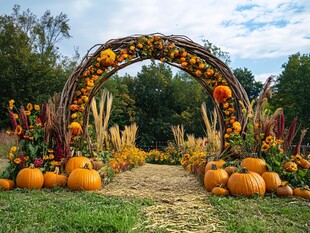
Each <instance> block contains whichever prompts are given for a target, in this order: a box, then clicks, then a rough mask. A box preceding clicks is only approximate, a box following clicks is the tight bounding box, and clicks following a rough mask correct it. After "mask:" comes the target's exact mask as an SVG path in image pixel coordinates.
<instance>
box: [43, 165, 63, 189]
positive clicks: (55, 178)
mask: <svg viewBox="0 0 310 233" xmlns="http://www.w3.org/2000/svg"><path fill="white" fill-rule="evenodd" d="M67 179H68V177H67V176H65V175H64V174H59V167H56V168H55V171H52V172H46V173H45V174H44V187H45V188H53V187H55V186H60V187H64V186H66V184H67Z"/></svg>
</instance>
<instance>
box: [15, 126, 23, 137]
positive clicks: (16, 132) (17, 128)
mask: <svg viewBox="0 0 310 233" xmlns="http://www.w3.org/2000/svg"><path fill="white" fill-rule="evenodd" d="M22 132H23V128H22V127H21V125H17V126H16V129H15V134H17V135H21V134H22Z"/></svg>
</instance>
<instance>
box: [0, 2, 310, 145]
mask: <svg viewBox="0 0 310 233" xmlns="http://www.w3.org/2000/svg"><path fill="white" fill-rule="evenodd" d="M69 32H70V26H69V19H68V18H67V16H66V15H65V14H63V13H61V14H60V15H57V16H52V15H51V13H50V12H49V11H46V12H45V14H44V15H43V16H41V17H40V18H39V17H37V16H35V15H33V14H32V13H31V12H30V11H29V10H27V11H24V12H20V7H19V6H17V5H16V6H14V8H13V13H12V14H11V15H2V16H0V83H1V88H0V98H1V101H0V110H1V114H0V123H1V125H0V126H1V129H6V128H8V127H9V126H10V122H9V118H8V114H7V104H8V101H9V100H10V99H14V100H15V101H16V105H17V106H19V105H22V104H23V105H25V104H27V103H28V102H31V103H37V104H43V103H44V102H45V101H47V100H48V98H49V97H50V96H52V95H53V94H54V93H55V92H61V91H62V88H63V85H64V83H65V82H66V80H67V78H68V77H69V76H70V74H71V72H72V71H73V70H74V67H75V65H76V64H77V61H78V58H79V57H78V53H77V52H76V54H77V56H76V57H74V58H68V57H64V56H62V54H61V53H60V52H59V50H58V47H57V44H58V42H59V41H60V40H61V39H69V38H70V33H69ZM203 42H204V45H205V47H207V48H209V49H210V50H211V51H213V52H214V54H215V55H218V56H219V57H221V56H223V55H224V57H223V60H225V61H226V62H229V56H228V54H227V53H225V52H222V51H221V50H220V49H219V48H218V47H216V46H214V45H212V44H211V43H210V42H208V41H203ZM233 73H234V75H235V76H236V77H237V78H238V80H239V81H240V82H241V84H242V85H243V87H244V88H245V90H246V92H247V93H248V95H249V98H250V99H255V98H256V97H257V96H258V95H259V92H260V91H261V89H262V86H263V84H262V83H261V82H257V81H255V79H254V75H253V74H252V72H251V71H250V70H248V69H247V68H237V69H233ZM266 78H267V77H266ZM105 87H106V88H107V89H108V90H109V91H110V92H111V93H112V94H113V95H114V100H113V110H112V113H111V119H110V122H109V124H110V126H112V125H114V124H116V123H117V124H118V125H119V126H120V127H121V128H122V127H123V126H125V125H129V124H130V123H133V122H136V123H137V124H138V126H139V131H138V142H139V144H140V145H143V144H148V143H151V142H152V141H167V140H171V139H173V137H172V132H171V126H172V125H178V124H183V125H184V128H185V133H186V134H194V135H195V136H196V137H199V136H204V135H205V132H204V124H203V121H202V117H201V110H200V107H201V104H202V102H206V103H207V106H208V107H209V110H210V111H211V110H213V105H212V101H211V99H210V98H209V97H208V96H207V94H206V93H205V92H204V90H203V88H202V87H201V86H200V84H199V83H198V82H196V81H195V80H194V79H193V78H191V77H190V76H189V75H188V74H187V73H184V72H182V71H179V72H177V73H174V72H172V70H171V68H170V67H169V66H168V65H166V64H163V63H152V64H150V65H148V66H146V65H145V66H142V69H141V71H140V72H138V74H137V75H136V76H135V77H131V76H130V75H124V76H119V75H115V76H113V77H111V78H110V79H109V80H108V81H107V82H106V84H105ZM309 87H310V54H299V53H297V54H293V55H291V56H289V58H288V62H287V63H285V64H283V71H282V73H281V74H280V75H279V76H278V77H275V85H274V86H273V98H272V99H271V101H270V111H274V110H275V109H276V108H278V107H282V108H283V109H284V113H285V117H286V118H285V120H286V122H287V124H289V123H290V122H291V121H292V119H293V118H294V117H295V116H297V117H298V122H299V124H300V128H309V127H310V117H309V116H310V108H309V106H310V99H309V98H308V92H309ZM309 139H310V137H309V134H307V135H306V138H305V141H304V142H308V141H309Z"/></svg>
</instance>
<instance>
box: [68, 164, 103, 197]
mask: <svg viewBox="0 0 310 233" xmlns="http://www.w3.org/2000/svg"><path fill="white" fill-rule="evenodd" d="M67 185H68V188H69V189H71V190H74V191H78V190H85V191H91V190H98V189H100V188H101V186H102V183H101V177H100V175H99V173H98V171H96V170H94V169H90V168H88V164H86V165H85V166H84V167H83V168H76V169H74V170H73V171H72V172H71V173H70V175H69V178H68V183H67Z"/></svg>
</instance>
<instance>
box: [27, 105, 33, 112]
mask: <svg viewBox="0 0 310 233" xmlns="http://www.w3.org/2000/svg"><path fill="white" fill-rule="evenodd" d="M26 108H27V110H28V111H31V110H32V109H33V106H32V104H31V103H28V104H27V106H26Z"/></svg>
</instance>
